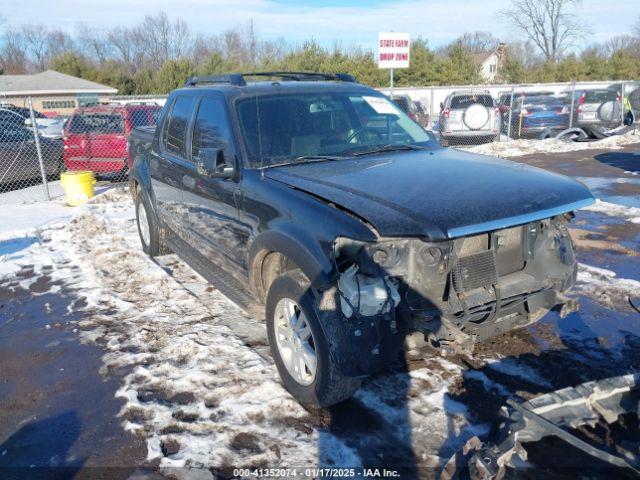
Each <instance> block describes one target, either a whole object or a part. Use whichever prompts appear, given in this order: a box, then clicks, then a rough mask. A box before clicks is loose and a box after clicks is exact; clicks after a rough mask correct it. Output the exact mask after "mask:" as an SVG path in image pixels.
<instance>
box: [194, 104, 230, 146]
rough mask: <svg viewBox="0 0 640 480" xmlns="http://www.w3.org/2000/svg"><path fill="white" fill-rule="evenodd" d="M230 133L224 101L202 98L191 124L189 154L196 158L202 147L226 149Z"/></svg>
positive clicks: (228, 144)
mask: <svg viewBox="0 0 640 480" xmlns="http://www.w3.org/2000/svg"><path fill="white" fill-rule="evenodd" d="M231 141H232V135H231V128H230V126H229V120H228V118H227V111H226V109H225V105H224V102H223V101H222V100H220V99H217V98H204V99H203V100H202V102H201V103H200V108H199V109H198V115H197V116H196V121H195V124H194V125H193V141H192V146H191V154H192V156H193V158H198V155H199V153H200V149H202V148H219V149H223V150H225V151H226V150H228V149H229V147H230V146H231Z"/></svg>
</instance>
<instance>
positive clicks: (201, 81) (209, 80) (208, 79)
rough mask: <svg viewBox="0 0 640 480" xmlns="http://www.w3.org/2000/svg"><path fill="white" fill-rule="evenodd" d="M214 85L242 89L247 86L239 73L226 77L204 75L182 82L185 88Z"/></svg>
mask: <svg viewBox="0 0 640 480" xmlns="http://www.w3.org/2000/svg"><path fill="white" fill-rule="evenodd" d="M215 83H226V84H229V85H237V86H239V87H242V86H244V85H246V84H247V82H245V81H244V77H243V76H242V74H240V73H230V74H227V75H204V76H202V77H191V78H189V79H187V81H186V82H184V86H185V87H195V86H196V85H206V84H215Z"/></svg>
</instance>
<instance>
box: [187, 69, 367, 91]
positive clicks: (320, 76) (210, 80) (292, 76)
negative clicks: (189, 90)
mask: <svg viewBox="0 0 640 480" xmlns="http://www.w3.org/2000/svg"><path fill="white" fill-rule="evenodd" d="M245 77H269V78H279V79H282V80H286V81H298V82H300V81H307V82H308V81H323V80H325V81H337V82H349V83H356V79H355V77H354V76H353V75H349V74H348V73H317V72H250V73H231V74H226V75H205V76H202V77H191V78H189V79H188V80H187V81H186V82H185V84H184V85H185V87H195V86H196V85H211V84H216V83H225V84H228V85H235V86H238V87H242V86H245V85H246V84H247V82H246V80H245Z"/></svg>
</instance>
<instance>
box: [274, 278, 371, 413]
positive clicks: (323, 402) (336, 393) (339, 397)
mask: <svg viewBox="0 0 640 480" xmlns="http://www.w3.org/2000/svg"><path fill="white" fill-rule="evenodd" d="M266 314H267V315H266V317H267V336H268V338H269V345H270V347H271V354H272V356H273V359H274V361H275V364H276V367H277V369H278V373H279V374H280V377H281V378H282V383H283V384H284V387H285V389H286V390H287V391H288V392H289V393H291V395H293V396H294V397H295V398H296V400H298V401H299V402H300V403H301V404H303V405H304V406H307V407H311V408H318V407H328V406H331V405H335V404H336V403H339V402H341V401H343V400H346V399H348V398H350V397H351V396H352V395H353V393H354V392H355V391H356V390H357V389H358V388H359V387H360V384H361V380H360V379H358V378H352V377H346V376H344V375H342V374H341V373H340V372H339V371H338V368H337V367H336V365H335V362H334V361H333V357H332V355H331V352H330V347H329V345H330V344H335V342H328V341H327V338H326V336H325V332H324V330H323V329H322V326H321V325H320V320H319V318H318V315H317V313H316V309H315V302H314V294H313V293H312V290H311V288H310V284H309V281H308V280H307V278H306V277H305V276H304V275H303V274H302V273H301V272H300V271H297V270H294V271H291V272H287V273H285V274H283V275H281V276H279V277H278V278H276V279H275V280H274V281H273V283H272V284H271V286H270V288H269V292H268V293H267V308H266ZM337 314H338V312H336V315H337Z"/></svg>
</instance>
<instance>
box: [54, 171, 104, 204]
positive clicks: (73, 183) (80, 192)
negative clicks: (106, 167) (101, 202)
mask: <svg viewBox="0 0 640 480" xmlns="http://www.w3.org/2000/svg"><path fill="white" fill-rule="evenodd" d="M94 183H96V179H95V178H94V176H93V172H90V171H85V170H83V171H76V172H74V171H69V172H64V173H61V174H60V184H61V185H62V188H64V196H65V198H66V200H67V205H70V206H72V207H77V206H78V205H82V204H83V203H84V202H86V201H87V200H89V199H90V198H91V197H93V196H94V195H95V192H94V191H93V185H94Z"/></svg>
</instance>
